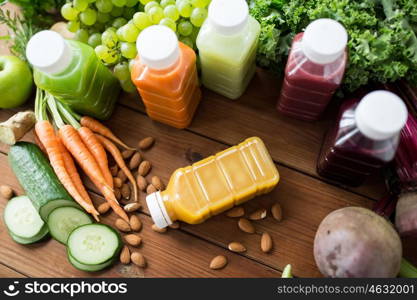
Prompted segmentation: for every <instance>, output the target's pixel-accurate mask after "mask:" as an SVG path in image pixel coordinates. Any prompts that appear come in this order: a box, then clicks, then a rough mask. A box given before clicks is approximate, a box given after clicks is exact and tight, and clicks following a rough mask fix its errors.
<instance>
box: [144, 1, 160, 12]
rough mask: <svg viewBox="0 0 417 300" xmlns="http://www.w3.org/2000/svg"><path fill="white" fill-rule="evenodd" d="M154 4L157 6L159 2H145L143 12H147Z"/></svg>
mask: <svg viewBox="0 0 417 300" xmlns="http://www.w3.org/2000/svg"><path fill="white" fill-rule="evenodd" d="M155 6H159V3H158V2H156V1H151V2H148V3H146V5H145V12H146V13H148V12H149V10H150V9H151V8H152V7H155Z"/></svg>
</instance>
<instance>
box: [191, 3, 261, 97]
mask: <svg viewBox="0 0 417 300" xmlns="http://www.w3.org/2000/svg"><path fill="white" fill-rule="evenodd" d="M259 33H260V25H259V23H258V22H257V21H256V20H255V19H254V18H253V17H252V16H250V15H249V9H248V4H247V3H246V1H245V0H213V1H212V2H211V3H210V6H209V10H208V17H207V19H206V21H205V22H204V24H203V26H202V27H201V29H200V32H199V34H198V37H197V48H198V51H199V57H200V61H201V72H202V83H203V85H204V86H205V87H207V88H208V89H211V90H213V91H215V92H216V93H219V94H221V95H223V96H226V97H228V98H230V99H236V98H239V97H240V96H241V95H242V94H243V93H244V91H245V90H246V88H247V86H248V84H249V82H250V80H251V79H252V77H253V75H254V74H255V70H256V65H255V59H256V50H257V45H258V38H259Z"/></svg>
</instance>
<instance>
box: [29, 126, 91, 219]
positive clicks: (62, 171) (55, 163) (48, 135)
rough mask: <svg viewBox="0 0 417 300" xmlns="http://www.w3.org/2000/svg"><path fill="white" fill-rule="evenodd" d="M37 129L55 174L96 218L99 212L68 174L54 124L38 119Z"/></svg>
mask: <svg viewBox="0 0 417 300" xmlns="http://www.w3.org/2000/svg"><path fill="white" fill-rule="evenodd" d="M35 131H36V134H37V136H38V137H39V140H40V142H41V144H42V145H43V146H44V147H45V149H46V151H47V153H48V157H49V161H50V163H51V165H52V168H53V169H54V171H55V174H56V175H57V176H58V178H59V181H60V182H61V183H62V185H63V186H64V187H65V189H66V190H67V191H68V193H69V194H70V195H71V196H72V197H73V198H74V199H75V201H77V203H78V204H80V205H81V206H82V207H83V208H84V209H85V210H86V211H87V212H89V213H90V214H92V215H94V217H95V218H96V217H97V216H96V215H98V214H99V213H98V212H97V211H96V209H95V208H94V206H93V204H92V203H91V202H90V203H89V202H88V200H87V199H84V198H83V197H82V196H81V195H80V193H79V192H78V189H77V187H76V186H75V184H74V182H73V181H72V180H71V176H70V175H69V174H68V170H67V169H66V166H65V161H64V157H63V155H62V149H61V148H60V143H59V140H58V138H57V136H56V135H55V131H54V128H53V127H52V124H51V123H50V122H49V121H46V120H42V121H38V122H37V123H36V125H35ZM90 201H91V199H90Z"/></svg>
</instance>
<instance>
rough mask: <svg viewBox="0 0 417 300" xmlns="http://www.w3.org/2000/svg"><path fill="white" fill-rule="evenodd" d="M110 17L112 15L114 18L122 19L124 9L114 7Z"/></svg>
mask: <svg viewBox="0 0 417 300" xmlns="http://www.w3.org/2000/svg"><path fill="white" fill-rule="evenodd" d="M110 15H112V16H113V17H120V16H121V15H123V7H117V6H114V7H113V9H112V10H111V12H110Z"/></svg>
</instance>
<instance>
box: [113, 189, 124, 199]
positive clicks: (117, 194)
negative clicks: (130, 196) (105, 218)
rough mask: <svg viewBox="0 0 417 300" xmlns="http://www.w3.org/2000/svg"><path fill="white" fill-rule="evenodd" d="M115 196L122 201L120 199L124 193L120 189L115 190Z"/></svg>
mask: <svg viewBox="0 0 417 300" xmlns="http://www.w3.org/2000/svg"><path fill="white" fill-rule="evenodd" d="M113 190H114V196H115V197H116V199H117V200H120V198H122V193H121V192H120V189H118V188H114V189H113Z"/></svg>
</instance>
